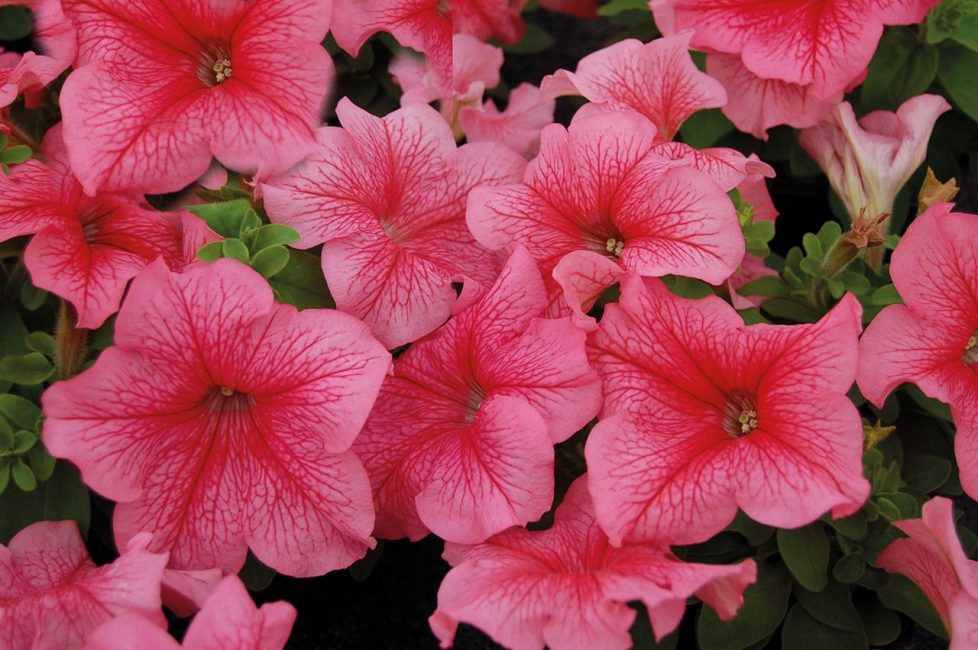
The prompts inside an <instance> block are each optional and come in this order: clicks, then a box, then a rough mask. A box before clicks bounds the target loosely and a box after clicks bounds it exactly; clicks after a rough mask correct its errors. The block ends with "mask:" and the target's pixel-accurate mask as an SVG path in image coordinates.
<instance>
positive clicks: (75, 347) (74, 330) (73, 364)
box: [54, 300, 88, 379]
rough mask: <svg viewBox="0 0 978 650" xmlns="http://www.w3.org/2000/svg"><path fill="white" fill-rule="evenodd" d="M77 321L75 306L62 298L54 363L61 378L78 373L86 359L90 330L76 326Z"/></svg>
mask: <svg viewBox="0 0 978 650" xmlns="http://www.w3.org/2000/svg"><path fill="white" fill-rule="evenodd" d="M77 322H78V318H77V315H76V314H75V310H74V308H73V307H72V306H71V305H69V304H68V303H67V302H66V301H64V300H62V301H61V306H60V307H59V308H58V324H57V326H56V328H55V332H54V342H55V359H54V364H55V368H56V369H57V371H58V377H59V378H61V379H68V378H69V377H74V376H75V375H77V374H78V371H79V370H81V365H82V362H83V361H84V360H85V350H86V345H87V343H88V330H84V329H81V328H79V327H76V326H75V323H77Z"/></svg>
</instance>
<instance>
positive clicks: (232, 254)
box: [221, 237, 251, 264]
mask: <svg viewBox="0 0 978 650" xmlns="http://www.w3.org/2000/svg"><path fill="white" fill-rule="evenodd" d="M221 252H222V253H224V257H228V258H230V259H232V260H238V261H239V262H244V263H245V264H247V263H248V260H249V259H250V258H251V256H250V255H249V253H248V247H247V246H245V243H244V242H243V241H241V240H240V239H238V238H237V237H232V238H230V239H225V240H224V244H223V246H222V247H221Z"/></svg>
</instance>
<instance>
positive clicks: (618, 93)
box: [544, 31, 727, 140]
mask: <svg viewBox="0 0 978 650" xmlns="http://www.w3.org/2000/svg"><path fill="white" fill-rule="evenodd" d="M692 35H693V32H692V31H685V32H681V33H678V34H674V35H672V36H666V37H664V38H657V39H655V40H654V41H652V42H650V43H642V42H641V41H637V40H635V39H633V38H630V39H626V40H624V41H620V42H618V43H615V44H614V45H609V46H608V47H606V48H604V49H601V50H598V51H597V52H594V53H592V54H589V55H587V56H586V57H584V58H583V59H581V60H580V62H579V63H578V64H577V71H576V72H569V71H567V70H558V71H557V73H556V74H555V75H554V77H553V78H552V79H551V80H550V82H549V83H547V81H545V82H544V83H545V86H551V87H557V88H558V89H559V90H558V92H560V90H562V91H563V92H575V94H580V95H584V96H585V97H586V98H587V99H588V100H589V101H591V102H596V103H602V104H606V105H607V106H608V107H610V108H613V109H615V110H628V109H630V110H633V111H636V112H638V113H641V114H642V115H644V116H646V117H647V118H649V119H650V120H652V123H653V124H655V126H656V128H657V129H658V130H659V135H660V136H662V138H664V139H666V140H672V138H673V136H674V135H675V134H676V132H677V131H678V130H679V127H680V125H682V123H683V122H684V121H685V120H686V118H688V117H689V116H690V115H692V114H693V113H695V112H696V111H699V110H702V109H704V108H715V107H718V106H723V105H724V104H726V103H727V93H726V91H725V90H724V89H723V86H722V85H720V82H718V81H717V80H716V79H714V78H712V77H710V76H709V75H706V74H704V73H702V72H700V71H699V70H697V69H696V65H695V64H694V63H693V60H692V58H690V56H689V39H690V38H691V37H692ZM561 87H562V88H561Z"/></svg>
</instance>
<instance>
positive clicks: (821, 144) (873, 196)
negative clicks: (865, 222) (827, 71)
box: [799, 95, 951, 220]
mask: <svg viewBox="0 0 978 650" xmlns="http://www.w3.org/2000/svg"><path fill="white" fill-rule="evenodd" d="M950 108H951V105H950V104H948V103H947V101H946V100H945V99H944V98H943V97H941V96H939V95H919V96H917V97H911V98H910V99H908V100H907V101H905V102H904V103H903V105H902V106H900V108H899V109H897V111H896V113H894V112H892V111H875V112H873V113H870V114H868V115H864V116H863V117H862V118H860V119H859V120H858V121H857V120H856V115H855V113H854V112H853V110H852V106H851V105H850V104H849V102H843V103H841V104H838V105H837V106H836V107H835V110H834V111H833V113H832V116H831V118H830V119H827V120H826V121H824V122H822V123H821V124H819V125H818V126H813V127H811V128H808V129H805V130H803V131H802V132H801V136H800V137H799V142H800V143H801V146H802V147H803V148H804V149H805V151H807V152H808V153H809V155H811V157H812V158H813V159H814V160H815V162H817V163H818V165H819V167H821V168H822V170H823V171H824V172H825V173H826V175H827V176H828V177H829V182H830V183H831V184H832V189H834V190H835V191H836V193H837V194H838V195H839V197H840V198H841V199H842V202H843V203H844V204H845V206H846V210H847V211H848V212H849V216H850V217H851V218H852V219H853V220H855V219H856V218H858V217H859V216H860V214H861V213H862V212H863V211H865V213H866V216H867V217H869V218H873V217H876V216H878V215H881V214H883V213H884V212H885V213H890V212H892V211H893V202H894V201H895V200H896V196H897V193H898V192H899V191H900V188H902V187H903V186H904V184H906V182H907V180H909V179H910V176H911V175H912V174H913V173H914V172H915V171H916V170H917V168H918V167H919V166H920V163H922V162H923V161H924V156H926V155H927V141H928V140H929V139H930V133H931V130H932V129H933V128H934V123H935V122H936V121H937V118H938V117H940V116H941V114H942V113H944V112H945V111H948V110H950Z"/></svg>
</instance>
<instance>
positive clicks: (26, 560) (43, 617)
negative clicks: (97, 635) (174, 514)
mask: <svg viewBox="0 0 978 650" xmlns="http://www.w3.org/2000/svg"><path fill="white" fill-rule="evenodd" d="M148 544H149V535H146V534H141V535H136V536H134V537H133V538H132V540H131V541H130V543H129V545H128V547H127V548H126V550H125V552H124V553H123V554H122V556H121V557H120V558H118V559H117V560H116V561H115V562H113V563H112V564H107V565H105V566H100V567H97V566H95V563H94V562H92V560H91V558H89V556H88V551H87V550H86V549H85V543H84V542H83V541H82V538H81V535H79V533H78V525H77V524H76V523H75V522H73V521H42V522H38V523H36V524H32V525H30V526H28V527H27V528H25V529H23V530H22V531H20V532H19V533H17V534H16V535H14V538H13V539H12V540H10V545H9V546H2V545H0V647H3V648H5V649H6V650H76V649H78V648H81V647H82V643H83V642H84V641H85V638H86V637H88V636H89V635H90V634H91V633H92V632H93V631H94V630H95V629H96V628H97V627H98V626H99V625H101V624H102V623H104V622H106V621H108V620H110V619H111V618H112V617H113V616H119V615H122V614H134V615H139V616H141V617H145V619H144V620H146V624H147V625H149V626H151V627H152V626H161V627H165V626H166V620H165V619H164V618H163V612H162V610H161V609H160V579H161V578H162V576H163V567H164V566H165V565H166V553H163V554H159V555H158V554H155V553H150V552H149V551H147V550H146V547H147V545H148Z"/></svg>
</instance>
